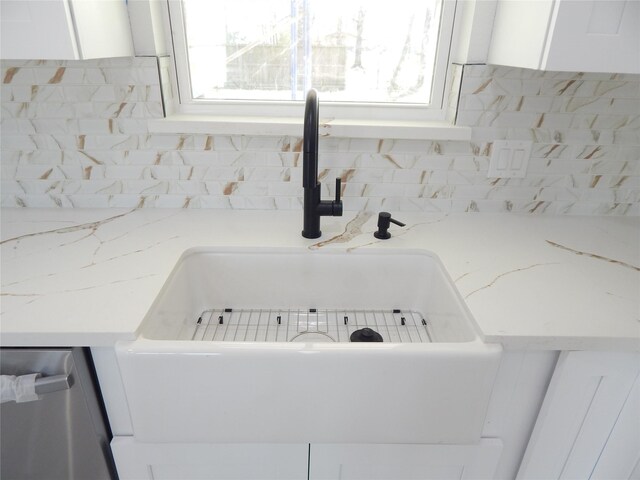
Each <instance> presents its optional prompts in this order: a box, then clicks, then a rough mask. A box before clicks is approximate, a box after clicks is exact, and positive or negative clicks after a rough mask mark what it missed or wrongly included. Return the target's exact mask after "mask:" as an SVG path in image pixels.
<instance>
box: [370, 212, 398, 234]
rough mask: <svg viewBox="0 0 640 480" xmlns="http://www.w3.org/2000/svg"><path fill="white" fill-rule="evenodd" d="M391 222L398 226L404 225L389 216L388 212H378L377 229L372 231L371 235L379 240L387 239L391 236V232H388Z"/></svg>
mask: <svg viewBox="0 0 640 480" xmlns="http://www.w3.org/2000/svg"><path fill="white" fill-rule="evenodd" d="M392 223H395V224H396V225H398V226H400V227H404V226H405V224H404V223H402V222H399V221H398V220H396V219H394V218H391V214H390V213H389V212H380V214H379V215H378V230H377V231H375V232H374V233H373V236H374V237H376V238H378V239H380V240H388V239H390V238H391V234H390V233H389V232H388V230H389V227H390V226H391V224H392Z"/></svg>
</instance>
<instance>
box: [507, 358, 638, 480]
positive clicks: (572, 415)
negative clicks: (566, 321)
mask: <svg viewBox="0 0 640 480" xmlns="http://www.w3.org/2000/svg"><path fill="white" fill-rule="evenodd" d="M639 373H640V355H639V354H636V353H612V352H564V353H563V354H562V355H561V356H560V360H559V361H558V366H557V368H556V371H555V372H554V375H553V378H552V380H551V383H550V385H549V389H548V391H547V395H546V396H545V400H544V402H543V405H542V408H541V409H540V414H539V415H538V420H537V422H536V425H535V427H534V430H533V433H532V435H531V439H530V441H529V445H528V447H527V450H526V452H525V455H524V458H523V460H522V464H521V466H520V471H519V472H518V477H517V478H518V480H534V479H535V480H537V479H540V478H557V479H560V480H562V479H576V478H592V479H595V478H601V479H607V480H627V479H629V478H631V475H632V472H633V469H634V468H635V466H636V465H637V463H638V461H639V460H640V415H638V412H639V411H640V393H639V392H638V390H639V388H640V387H638V383H639V380H638V375H639Z"/></svg>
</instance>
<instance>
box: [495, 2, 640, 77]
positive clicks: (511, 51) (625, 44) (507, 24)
mask: <svg viewBox="0 0 640 480" xmlns="http://www.w3.org/2000/svg"><path fill="white" fill-rule="evenodd" d="M638 25H640V2H638V1H637V0H580V1H576V0H518V1H517V2H516V1H512V0H498V4H497V9H496V16H495V20H494V26H493V34H492V39H491V45H490V48H489V55H488V58H487V63H491V64H497V65H509V66H513V67H523V68H533V69H539V70H552V71H554V70H555V71H564V72H605V73H640V28H638Z"/></svg>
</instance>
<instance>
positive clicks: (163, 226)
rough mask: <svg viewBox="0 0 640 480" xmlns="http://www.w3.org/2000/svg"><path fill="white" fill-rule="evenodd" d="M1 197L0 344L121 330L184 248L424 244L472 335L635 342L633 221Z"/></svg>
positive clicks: (95, 340) (567, 345) (571, 342)
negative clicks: (385, 229)
mask: <svg viewBox="0 0 640 480" xmlns="http://www.w3.org/2000/svg"><path fill="white" fill-rule="evenodd" d="M394 217H396V218H398V219H399V220H402V221H404V222H405V223H406V224H407V226H406V227H405V228H400V227H397V226H393V225H392V227H391V230H390V231H391V232H392V234H393V236H392V238H391V239H390V240H385V241H381V240H377V239H375V238H374V237H373V235H372V233H373V232H374V231H375V230H376V221H377V215H376V214H375V213H355V212H347V213H346V214H345V216H344V217H336V218H328V217H324V218H323V219H322V231H323V236H322V238H320V239H318V240H308V239H304V238H302V237H301V235H300V230H301V226H302V212H297V211H255V210H253V211H226V210H181V209H176V210H161V209H138V210H133V211H131V210H112V209H109V210H107V209H100V210H82V209H5V210H2V212H1V226H2V230H1V232H0V237H1V239H2V240H1V250H0V253H1V255H2V257H1V267H2V270H1V277H2V292H1V293H2V297H1V300H2V304H1V307H0V308H1V315H2V316H1V320H0V344H1V345H3V346H27V345H29V346H52V345H58V346H62V345H65V346H66V345H84V346H109V345H113V344H114V342H116V341H117V340H119V339H134V338H135V337H136V331H137V329H138V327H139V325H140V323H141V321H142V319H143V318H144V316H145V314H146V312H147V310H148V309H149V307H150V305H151V303H152V302H153V300H154V299H155V297H156V295H157V293H158V292H159V290H160V288H161V287H162V285H163V283H164V281H165V280H166V278H167V276H168V275H169V273H170V271H171V269H172V268H173V266H174V265H175V263H176V261H177V260H178V258H179V256H180V255H181V254H182V252H183V251H184V250H186V249H187V248H190V247H194V246H211V247H215V246H224V247H230V246H231V247H242V246H248V247H262V246H264V247H300V246H303V247H308V248H310V249H316V248H349V249H351V248H412V249H413V248H423V249H426V250H430V251H432V252H434V253H436V254H437V255H438V256H439V257H440V258H441V260H442V262H443V263H444V265H445V267H446V268H447V270H448V272H449V274H450V276H451V277H452V279H453V280H454V281H455V284H456V286H457V288H458V290H459V291H460V294H461V296H462V297H463V298H464V299H465V301H466V303H467V305H468V307H469V309H470V310H471V312H472V314H473V316H474V318H475V320H476V322H477V324H478V326H479V328H480V331H481V332H482V333H483V335H484V338H485V341H487V342H500V343H502V344H503V345H504V346H505V348H513V349H546V350H548V349H553V350H591V349H599V350H640V219H639V218H626V217H569V216H557V217H546V216H521V215H514V214H477V213H475V214H456V215H443V214H424V213H398V214H395V215H394Z"/></svg>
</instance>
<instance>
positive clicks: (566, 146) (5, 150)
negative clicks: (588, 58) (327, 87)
mask: <svg viewBox="0 0 640 480" xmlns="http://www.w3.org/2000/svg"><path fill="white" fill-rule="evenodd" d="M162 60H163V59H157V58H153V57H138V58H126V59H106V60H96V61H18V62H17V61H2V73H1V75H2V77H1V78H2V92H1V94H2V98H1V101H2V118H1V128H2V137H1V141H2V145H1V159H0V167H1V181H2V191H1V195H2V206H5V207H16V206H21V207H92V208H95V207H130V208H134V207H172V208H239V209H299V208H301V197H302V187H301V184H302V180H301V176H302V165H301V162H300V161H301V158H300V149H301V144H302V139H301V138H299V137H261V136H224V135H203V134H197V135H194V134H186V133H184V132H175V133H173V134H157V133H150V132H149V129H148V120H149V119H154V118H161V117H162V116H163V106H162V94H161V88H160V82H159V79H158V78H159V75H158V62H159V61H162ZM455 69H456V71H455V73H456V75H455V76H454V78H455V79H456V82H457V83H456V84H459V85H460V88H459V98H458V108H457V111H454V110H453V109H450V111H449V115H450V116H451V117H453V116H455V123H456V124H457V125H463V126H471V127H472V139H471V141H421V140H394V139H390V138H381V139H349V138H333V137H328V138H322V139H321V140H320V149H321V168H322V171H321V172H320V177H321V178H322V179H325V182H324V185H325V186H324V188H326V189H327V190H326V191H325V192H324V195H325V196H331V195H333V192H332V191H331V189H332V185H333V182H332V181H331V179H333V178H334V177H341V178H342V181H343V189H344V191H343V195H344V201H345V208H346V209H348V210H371V211H376V210H383V209H384V210H390V211H434V212H460V211H479V212H500V211H511V212H522V213H533V214H585V215H588V214H605V215H640V75H618V74H586V73H585V74H583V73H561V72H538V71H533V70H525V69H517V68H506V67H496V66H486V65H464V66H455ZM497 139H522V140H531V141H533V150H532V156H531V159H530V161H529V166H528V172H527V176H526V177H525V178H522V179H507V178H498V179H496V178H487V171H488V167H489V158H490V155H491V149H492V144H493V141H494V140H497Z"/></svg>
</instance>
